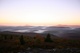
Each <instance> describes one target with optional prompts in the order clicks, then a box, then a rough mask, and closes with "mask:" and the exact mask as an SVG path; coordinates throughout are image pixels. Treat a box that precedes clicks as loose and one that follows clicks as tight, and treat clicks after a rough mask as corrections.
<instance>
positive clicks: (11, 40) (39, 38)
mask: <svg viewBox="0 0 80 53" xmlns="http://www.w3.org/2000/svg"><path fill="white" fill-rule="evenodd" d="M46 37H47V34H37V33H18V32H0V53H3V52H4V53H5V52H6V53H7V52H10V53H11V52H14V53H15V52H16V53H18V52H22V53H23V52H26V53H29V52H32V53H33V52H34V53H39V52H41V53H46V52H48V53H49V52H56V53H59V52H65V51H66V52H73V51H75V52H80V50H79V48H80V40H73V39H62V38H59V37H57V36H55V35H51V34H50V37H51V40H52V41H51V42H49V41H48V42H47V41H46V42H45V39H46ZM48 40H49V39H48ZM23 42H24V43H23ZM21 43H23V44H21Z"/></svg>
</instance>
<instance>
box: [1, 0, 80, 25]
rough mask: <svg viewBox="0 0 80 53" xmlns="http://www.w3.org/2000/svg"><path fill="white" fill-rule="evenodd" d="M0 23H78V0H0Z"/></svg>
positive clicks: (79, 13)
mask: <svg viewBox="0 0 80 53" xmlns="http://www.w3.org/2000/svg"><path fill="white" fill-rule="evenodd" d="M0 25H5V26H23V25H32V26H53V25H80V0H0Z"/></svg>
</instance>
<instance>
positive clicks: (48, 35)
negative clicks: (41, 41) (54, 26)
mask: <svg viewBox="0 0 80 53" xmlns="http://www.w3.org/2000/svg"><path fill="white" fill-rule="evenodd" d="M45 42H53V41H52V40H51V36H50V34H47V36H46V38H45Z"/></svg>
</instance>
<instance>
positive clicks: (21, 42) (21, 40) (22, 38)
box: [20, 35, 25, 45]
mask: <svg viewBox="0 0 80 53" xmlns="http://www.w3.org/2000/svg"><path fill="white" fill-rule="evenodd" d="M20 44H21V45H24V44H25V41H24V37H23V35H21V36H20Z"/></svg>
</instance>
